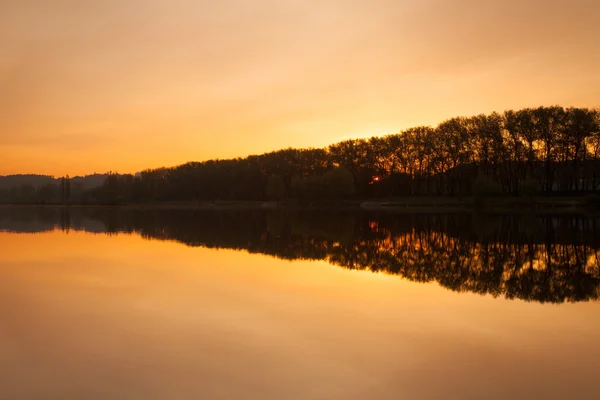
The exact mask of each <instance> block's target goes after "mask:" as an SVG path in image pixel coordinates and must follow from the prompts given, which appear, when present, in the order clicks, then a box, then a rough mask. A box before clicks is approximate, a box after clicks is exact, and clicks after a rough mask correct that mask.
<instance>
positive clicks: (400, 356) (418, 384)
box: [0, 230, 600, 399]
mask: <svg viewBox="0 0 600 400" xmlns="http://www.w3.org/2000/svg"><path fill="white" fill-rule="evenodd" d="M0 244H1V245H2V248H3V249H7V248H9V247H7V246H10V248H11V249H12V250H11V251H8V252H7V251H3V252H1V253H0V318H1V319H2V321H3V323H2V327H1V328H0V353H1V355H2V357H0V370H2V371H3V373H2V374H0V387H2V393H3V395H5V396H7V397H8V398H87V399H104V398H127V397H133V398H140V397H142V398H148V399H159V398H219V397H225V398H256V399H259V398H260V399H264V398H266V399H269V398H271V399H277V398H297V399H303V398H333V399H336V398H339V399H341V398H344V399H347V398H354V399H364V398H365V397H367V398H373V397H376V398H383V399H386V398H387V399H395V398H399V397H406V398H423V397H424V398H439V397H440V396H446V395H447V394H448V391H449V390H452V393H456V394H457V397H459V398H469V397H470V398H476V397H479V398H480V397H482V396H483V397H485V396H487V395H489V394H490V393H492V394H494V395H495V396H496V397H497V398H507V397H510V398H519V397H520V396H521V395H520V394H522V395H523V396H522V398H531V397H548V396H559V397H569V395H570V394H572V390H573V387H572V382H573V380H574V379H576V380H577V382H578V393H580V394H581V393H583V394H585V393H593V392H594V391H595V388H596V385H595V381H596V379H595V375H594V374H595V369H594V368H592V367H591V366H593V365H595V363H596V361H597V359H598V357H599V356H600V346H598V345H597V340H595V339H596V338H597V336H598V334H599V333H600V320H598V319H597V318H596V316H597V314H598V311H599V310H598V304H597V303H579V304H568V305H562V306H560V307H547V306H542V305H541V304H538V303H527V302H507V301H502V300H498V299H493V298H491V297H482V296H478V295H475V294H468V293H463V294H458V293H453V292H451V291H447V290H446V289H444V288H442V287H440V286H438V285H433V284H421V283H417V282H409V281H406V280H402V279H398V278H397V277H395V276H392V275H388V274H372V273H369V272H365V271H352V270H347V269H341V268H337V267H333V266H329V265H328V264H327V263H325V262H323V261H295V262H293V263H290V262H287V261H284V260H280V259H277V258H273V257H269V256H264V255H260V254H248V253H247V252H238V251H232V250H222V249H208V248H203V247H186V246H181V245H180V244H179V243H176V242H172V241H148V240H144V239H142V238H141V237H139V236H137V235H116V236H106V235H90V234H88V233H84V232H79V231H76V230H70V231H69V233H66V232H65V231H60V230H57V231H52V232H49V233H42V234H34V235H32V234H15V233H0ZM31 249H35V251H31ZM17 250H19V251H17ZM548 332H551V333H552V334H548ZM575 337H576V338H577V340H576V341H574V340H573V338H575ZM575 359H576V360H577V363H573V362H572V360H575ZM557 371H561V373H560V374H557V373H556V372H557ZM490 374H493V376H494V379H492V380H490V379H486V377H488V376H489V375H490ZM461 376H462V377H465V376H468V377H470V379H471V383H470V384H469V385H460V386H457V385H456V382H457V379H458V378H459V377H461ZM525 376H526V377H527V379H523V377H525ZM548 376H554V378H553V379H552V380H548V379H547V377H548ZM516 394H519V395H516Z"/></svg>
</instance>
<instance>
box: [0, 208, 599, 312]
mask: <svg viewBox="0 0 600 400" xmlns="http://www.w3.org/2000/svg"><path fill="white" fill-rule="evenodd" d="M599 223H600V219H599V218H583V217H534V216H528V217H518V216H488V215H477V214H475V215H470V214H465V215H389V214H381V215H378V214H373V213H343V212H337V213H332V212H331V211H326V212H325V211H323V212H310V213H309V212H266V211H230V210H228V211H225V210H218V211H200V210H196V211H193V210H153V211H149V210H130V209H128V210H118V209H113V208H71V209H68V208H45V209H25V208H23V209H1V210H0V228H1V229H4V230H13V231H19V232H35V231H43V230H50V229H56V228H59V229H63V230H68V229H71V230H85V231H91V232H108V233H120V232H126V233H137V234H139V235H141V236H142V237H144V238H147V239H160V240H176V241H178V242H181V243H185V244H186V245H189V246H203V247H209V248H226V249H237V250H246V251H249V252H251V253H263V254H269V255H272V256H275V257H279V258H282V259H287V260H295V259H310V260H327V261H328V262H330V263H332V264H335V265H338V266H340V267H344V268H348V269H358V270H368V271H372V272H381V273H386V274H394V275H399V276H401V277H403V278H406V279H409V280H412V281H418V282H438V283H439V284H440V285H442V286H443V287H446V288H448V289H451V290H454V291H459V292H466V291H468V292H474V293H480V294H490V295H492V296H503V297H506V298H509V299H523V300H528V301H538V302H552V303H561V302H565V301H570V302H577V301H586V300H593V299H597V298H598V297H599V292H600V289H599V288H600V252H599V248H600V235H599V229H598V226H599Z"/></svg>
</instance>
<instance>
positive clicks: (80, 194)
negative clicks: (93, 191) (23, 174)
mask: <svg viewBox="0 0 600 400" xmlns="http://www.w3.org/2000/svg"><path fill="white" fill-rule="evenodd" d="M84 197H85V190H84V186H83V184H82V183H81V182H79V181H76V182H74V183H72V182H71V179H70V178H69V175H67V176H65V177H62V178H59V179H58V183H46V184H43V185H40V186H34V185H32V184H23V185H18V186H12V187H10V188H7V189H0V203H7V204H71V203H81V202H82V201H83V200H84Z"/></svg>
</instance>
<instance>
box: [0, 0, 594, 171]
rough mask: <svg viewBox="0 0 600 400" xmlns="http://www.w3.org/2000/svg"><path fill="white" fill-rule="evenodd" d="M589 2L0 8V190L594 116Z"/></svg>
mask: <svg viewBox="0 0 600 400" xmlns="http://www.w3.org/2000/svg"><path fill="white" fill-rule="evenodd" d="M598 21H600V1H597V0H505V1H500V0H419V1H417V0H411V1H408V0H304V1H301V0H235V1H234V0H220V1H214V0H210V1H208V0H95V1H91V0H53V1H51V2H50V1H47V0H2V1H1V2H0V49H2V50H1V51H0V160H1V161H0V174H13V173H43V174H50V175H56V176H61V175H65V174H70V175H72V176H73V175H81V174H89V173H94V172H106V171H108V170H112V171H116V172H121V173H133V172H137V171H140V170H143V169H146V168H155V167H161V166H174V165H178V164H182V163H185V162H188V161H202V160H207V159H213V158H230V157H243V156H246V155H249V154H260V153H263V152H267V151H272V150H277V149H281V148H286V147H324V146H326V145H328V144H331V143H335V142H337V141H340V140H344V139H349V138H359V137H370V136H375V135H383V134H388V133H396V132H399V131H401V130H402V129H405V128H408V127H411V126H417V125H437V124H438V123H439V122H441V121H443V120H445V119H447V118H451V117H454V116H469V115H474V114H479V113H489V112H492V111H503V110H506V109H518V108H523V107H530V106H540V105H555V104H557V105H562V106H565V107H566V106H580V107H596V106H600V73H598V71H600V51H599V50H600V23H599V22H598Z"/></svg>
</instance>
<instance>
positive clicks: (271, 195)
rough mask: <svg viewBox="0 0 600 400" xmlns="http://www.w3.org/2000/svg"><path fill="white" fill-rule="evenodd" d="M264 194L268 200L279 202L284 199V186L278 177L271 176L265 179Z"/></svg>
mask: <svg viewBox="0 0 600 400" xmlns="http://www.w3.org/2000/svg"><path fill="white" fill-rule="evenodd" d="M265 194H266V196H267V198H268V199H269V200H276V201H281V200H283V198H284V197H285V184H284V183H283V179H282V178H281V176H279V175H271V176H270V177H269V178H268V179H267V185H266V188H265Z"/></svg>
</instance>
